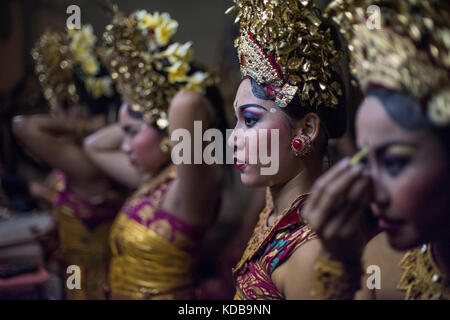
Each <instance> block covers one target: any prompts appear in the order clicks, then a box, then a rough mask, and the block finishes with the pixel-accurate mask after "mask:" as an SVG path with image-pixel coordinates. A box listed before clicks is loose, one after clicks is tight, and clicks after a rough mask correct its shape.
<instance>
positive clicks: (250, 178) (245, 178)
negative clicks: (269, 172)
mask: <svg viewBox="0 0 450 320" xmlns="http://www.w3.org/2000/svg"><path fill="white" fill-rule="evenodd" d="M241 181H242V183H243V184H245V185H246V186H249V187H251V188H264V187H270V186H271V185H272V184H271V179H270V177H269V176H263V175H260V174H249V173H245V172H244V173H241Z"/></svg>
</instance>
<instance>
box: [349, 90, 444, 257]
mask: <svg viewBox="0 0 450 320" xmlns="http://www.w3.org/2000/svg"><path fill="white" fill-rule="evenodd" d="M384 103H385V102H383V101H382V99H380V98H378V97H376V96H370V95H369V96H368V97H366V99H365V100H364V101H363V103H362V105H361V106H360V108H359V111H358V114H357V117H356V133H357V144H358V146H359V147H360V148H362V147H368V148H369V149H370V153H369V154H368V156H366V158H365V159H364V160H363V164H364V165H365V167H366V170H368V171H369V172H370V175H371V177H372V180H373V186H374V188H373V192H374V194H373V201H372V204H371V208H372V212H373V213H374V215H375V216H376V217H377V218H378V226H379V228H380V229H381V231H385V232H386V233H387V236H388V239H389V243H390V244H391V246H392V247H394V248H396V249H399V250H405V249H410V248H413V247H415V246H418V245H420V244H421V243H425V242H429V241H432V240H433V239H436V237H439V236H440V235H441V236H442V235H443V234H445V233H447V232H448V228H449V217H450V216H449V209H450V200H449V192H448V191H449V190H450V174H449V168H450V166H449V158H448V157H447V155H446V152H445V149H444V147H443V144H442V143H441V142H440V141H439V139H438V137H437V136H435V135H434V134H433V133H432V132H431V131H430V130H429V129H427V128H426V127H420V128H406V127H405V125H404V124H400V123H399V122H398V121H397V120H395V119H394V118H393V116H392V112H390V111H388V110H387V109H386V106H385V104H384ZM404 106H405V105H404V104H403V107H404ZM394 107H395V105H394ZM417 107H418V108H419V106H417ZM406 108H410V109H409V110H410V111H409V112H411V110H412V109H411V106H410V105H409V106H406ZM391 109H392V107H391ZM410 115H411V113H410Z"/></svg>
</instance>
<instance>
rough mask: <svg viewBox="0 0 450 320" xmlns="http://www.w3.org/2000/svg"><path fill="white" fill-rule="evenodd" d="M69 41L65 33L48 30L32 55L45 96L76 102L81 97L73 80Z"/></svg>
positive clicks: (70, 102) (71, 102)
mask: <svg viewBox="0 0 450 320" xmlns="http://www.w3.org/2000/svg"><path fill="white" fill-rule="evenodd" d="M68 42H69V41H68V38H67V37H66V35H65V34H63V33H55V32H46V33H44V34H43V35H42V36H41V38H40V39H39V42H38V43H37V45H36V46H35V47H34V48H33V50H32V56H33V59H34V62H35V73H36V75H37V76H38V79H39V83H40V85H41V88H42V91H43V93H44V97H45V98H46V99H47V100H50V99H52V98H57V99H58V100H59V101H67V102H68V103H69V104H75V103H77V102H78V100H79V97H78V94H77V90H76V87H75V84H74V81H73V75H72V63H73V61H72V58H71V55H70V53H69V48H68Z"/></svg>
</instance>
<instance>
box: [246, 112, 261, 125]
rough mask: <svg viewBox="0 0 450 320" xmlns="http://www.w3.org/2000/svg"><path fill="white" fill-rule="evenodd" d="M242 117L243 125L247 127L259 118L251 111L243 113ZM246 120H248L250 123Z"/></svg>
mask: <svg viewBox="0 0 450 320" xmlns="http://www.w3.org/2000/svg"><path fill="white" fill-rule="evenodd" d="M243 117H244V123H245V125H246V126H247V127H249V128H251V127H253V126H254V125H255V124H256V123H257V122H258V121H259V119H260V118H261V117H260V116H257V115H255V114H252V113H244V115H243ZM248 121H250V123H249V122H248Z"/></svg>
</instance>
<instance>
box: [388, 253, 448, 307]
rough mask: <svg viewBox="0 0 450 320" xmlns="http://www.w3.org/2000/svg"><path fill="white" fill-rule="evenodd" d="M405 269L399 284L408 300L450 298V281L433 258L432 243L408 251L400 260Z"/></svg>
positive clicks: (398, 286) (398, 287)
mask: <svg viewBox="0 0 450 320" xmlns="http://www.w3.org/2000/svg"><path fill="white" fill-rule="evenodd" d="M400 267H401V268H402V269H403V270H405V271H404V272H403V275H402V277H401V279H400V282H399V283H398V285H397V289H399V290H404V291H406V292H405V299H406V300H438V299H446V300H448V299H449V298H450V281H449V279H446V278H445V277H444V276H443V275H442V274H441V273H440V272H439V269H438V267H437V266H436V263H435V262H434V260H433V255H432V252H431V245H426V244H424V245H423V246H422V247H420V248H416V249H413V250H410V251H408V252H407V253H406V254H405V256H404V257H403V259H402V261H401V262H400Z"/></svg>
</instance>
